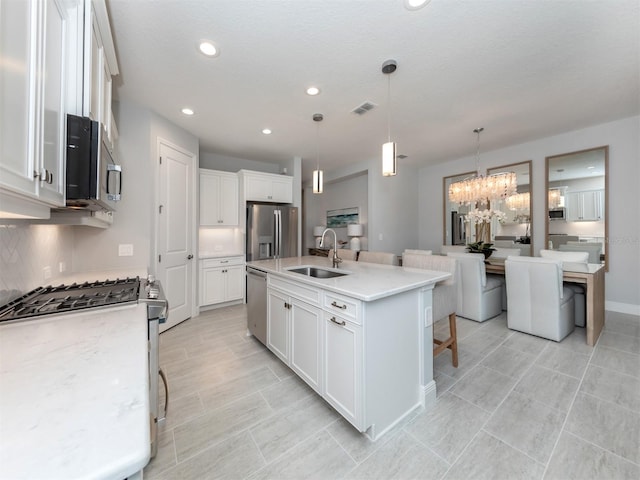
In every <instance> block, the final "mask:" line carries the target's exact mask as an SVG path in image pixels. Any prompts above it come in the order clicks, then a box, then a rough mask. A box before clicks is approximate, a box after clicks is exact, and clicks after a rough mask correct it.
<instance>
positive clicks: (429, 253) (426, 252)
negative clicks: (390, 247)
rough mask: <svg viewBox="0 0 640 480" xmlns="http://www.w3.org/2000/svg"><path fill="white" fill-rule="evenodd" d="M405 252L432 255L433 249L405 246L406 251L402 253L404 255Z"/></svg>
mask: <svg viewBox="0 0 640 480" xmlns="http://www.w3.org/2000/svg"><path fill="white" fill-rule="evenodd" d="M405 253H415V254H417V255H432V254H433V251H431V250H416V249H411V248H405V249H404V252H402V254H403V255H404V254H405Z"/></svg>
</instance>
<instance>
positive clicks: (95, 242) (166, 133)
mask: <svg viewBox="0 0 640 480" xmlns="http://www.w3.org/2000/svg"><path fill="white" fill-rule="evenodd" d="M114 117H115V119H116V122H117V125H118V131H119V132H120V137H119V139H118V158H119V160H120V162H121V163H122V169H123V181H122V201H120V202H119V203H118V205H117V207H116V208H117V210H116V212H115V214H114V221H113V225H112V226H111V227H109V228H108V229H106V230H102V229H89V228H83V229H80V228H78V229H77V230H76V235H75V246H74V252H73V267H74V271H77V272H84V271H92V270H105V269H113V268H121V267H125V268H129V267H132V268H133V267H135V268H149V269H150V271H155V248H154V245H153V243H152V239H153V238H154V237H155V220H156V215H155V213H156V207H155V195H156V191H155V188H156V183H157V171H158V170H157V168H158V152H157V142H158V137H161V138H163V139H165V140H168V141H169V142H171V143H173V144H176V145H178V146H180V147H182V148H183V149H185V150H188V151H190V152H193V153H194V154H196V155H197V154H198V150H199V145H198V143H199V142H198V139H197V138H196V137H194V136H193V135H191V134H190V133H188V132H187V131H185V130H182V129H181V128H179V127H177V126H176V125H174V124H172V123H171V122H169V121H168V120H166V119H165V118H163V117H160V116H159V115H157V114H155V113H154V112H151V111H150V110H148V109H146V108H144V107H141V106H139V105H137V104H135V103H133V102H116V103H114ZM196 168H197V165H196ZM194 188H196V186H195V185H194ZM194 208H197V205H194ZM119 244H132V245H133V256H132V257H119V256H118V245H119Z"/></svg>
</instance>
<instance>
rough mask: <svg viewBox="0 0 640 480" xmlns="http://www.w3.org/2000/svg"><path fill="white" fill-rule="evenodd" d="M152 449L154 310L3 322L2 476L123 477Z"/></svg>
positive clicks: (0, 365)
mask: <svg viewBox="0 0 640 480" xmlns="http://www.w3.org/2000/svg"><path fill="white" fill-rule="evenodd" d="M149 443H150V442H149V370H148V353H147V320H146V305H144V304H130V305H124V306H120V307H113V308H107V309H88V310H85V311H83V312H78V313H72V314H66V315H46V316H43V317H41V318H37V319H32V320H25V321H23V322H16V323H9V324H4V325H0V478H3V479H4V478H7V479H12V480H17V479H30V480H32V479H47V480H49V479H51V480H53V479H55V480H58V479H60V480H62V479H114V480H116V479H117V480H122V479H124V478H126V477H127V476H130V475H132V474H134V473H135V472H137V471H139V470H141V469H142V468H143V467H144V466H145V465H146V464H147V462H148V461H149V454H150V445H149Z"/></svg>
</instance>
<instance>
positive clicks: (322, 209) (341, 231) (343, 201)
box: [303, 172, 369, 252]
mask: <svg viewBox="0 0 640 480" xmlns="http://www.w3.org/2000/svg"><path fill="white" fill-rule="evenodd" d="M367 177H368V175H367V172H361V173H360V174H357V175H356V176H352V177H347V178H345V179H343V180H338V181H335V182H332V183H325V184H324V188H323V193H321V194H314V193H313V188H312V187H311V186H307V187H305V189H304V201H303V205H304V214H303V223H304V232H303V237H304V245H303V250H304V251H305V252H306V251H307V249H308V248H309V247H314V246H315V237H314V236H313V227H314V226H316V225H326V224H327V210H337V209H342V208H352V207H357V208H358V215H359V217H358V223H361V224H362V225H364V237H361V238H360V240H361V242H362V244H361V249H362V250H367V245H368V242H367V235H368V233H367V225H368V211H369V208H368V190H369V187H368V178H367ZM334 230H335V231H336V234H337V236H338V240H344V241H347V242H348V241H349V240H350V239H351V237H348V236H347V227H339V228H334ZM331 241H332V242H333V240H331ZM347 248H348V246H347Z"/></svg>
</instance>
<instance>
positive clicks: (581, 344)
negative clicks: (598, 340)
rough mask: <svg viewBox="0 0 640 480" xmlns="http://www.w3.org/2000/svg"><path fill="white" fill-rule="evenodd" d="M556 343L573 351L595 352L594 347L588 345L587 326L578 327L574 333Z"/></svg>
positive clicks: (587, 353) (588, 353) (585, 353)
mask: <svg viewBox="0 0 640 480" xmlns="http://www.w3.org/2000/svg"><path fill="white" fill-rule="evenodd" d="M556 345H558V346H559V347H561V348H565V349H567V350H571V351H572V352H576V353H582V354H583V355H591V353H593V347H590V346H589V345H587V330H586V328H581V327H576V328H575V330H574V331H573V333H570V334H569V335H567V336H566V337H564V338H563V339H562V341H561V342H559V343H557V344H556Z"/></svg>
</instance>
